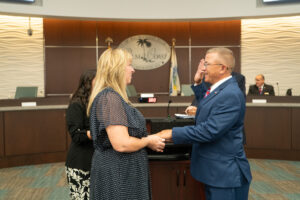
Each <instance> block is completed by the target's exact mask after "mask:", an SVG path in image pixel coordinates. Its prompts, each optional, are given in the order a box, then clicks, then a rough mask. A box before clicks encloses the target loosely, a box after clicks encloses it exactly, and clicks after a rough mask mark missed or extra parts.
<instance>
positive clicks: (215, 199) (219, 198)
mask: <svg viewBox="0 0 300 200" xmlns="http://www.w3.org/2000/svg"><path fill="white" fill-rule="evenodd" d="M249 186H250V183H248V182H246V183H244V184H243V185H242V186H241V187H234V188H218V187H212V186H209V185H205V197H206V200H248V194H249Z"/></svg>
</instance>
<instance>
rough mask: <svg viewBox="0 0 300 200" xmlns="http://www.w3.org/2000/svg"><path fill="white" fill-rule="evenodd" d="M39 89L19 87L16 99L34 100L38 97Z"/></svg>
mask: <svg viewBox="0 0 300 200" xmlns="http://www.w3.org/2000/svg"><path fill="white" fill-rule="evenodd" d="M37 91H38V87H36V86H30V87H20V86H19V87H17V88H16V94H15V99H20V98H34V97H37Z"/></svg>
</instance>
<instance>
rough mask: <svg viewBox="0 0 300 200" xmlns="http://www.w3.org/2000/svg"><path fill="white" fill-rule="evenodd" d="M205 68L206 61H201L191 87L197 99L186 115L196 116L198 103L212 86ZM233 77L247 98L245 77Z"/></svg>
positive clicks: (238, 74) (234, 73)
mask: <svg viewBox="0 0 300 200" xmlns="http://www.w3.org/2000/svg"><path fill="white" fill-rule="evenodd" d="M204 68H205V66H204V59H201V61H200V63H199V65H198V69H197V72H196V74H195V76H194V82H195V84H194V85H192V86H191V87H192V89H193V91H194V93H195V99H194V100H193V102H192V104H191V105H190V106H188V107H187V108H186V110H185V113H186V114H188V115H195V114H196V111H197V105H198V102H199V101H200V100H201V99H202V98H203V97H204V96H205V93H206V91H207V89H208V88H209V87H210V86H211V84H210V83H208V82H205V77H204ZM231 75H232V77H234V78H235V80H236V81H237V83H238V85H239V88H240V89H241V91H242V92H243V94H244V96H245V97H246V87H245V76H243V75H242V74H240V73H237V72H232V73H231Z"/></svg>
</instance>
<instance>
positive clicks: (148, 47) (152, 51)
mask: <svg viewBox="0 0 300 200" xmlns="http://www.w3.org/2000/svg"><path fill="white" fill-rule="evenodd" d="M119 47H120V48H123V49H126V50H127V51H129V52H130V53H131V54H132V67H133V68H134V69H140V70H149V69H155V68H158V67H161V66H163V65H164V64H165V63H166V62H168V60H169V59H170V55H171V50H170V46H169V45H168V43H166V42H165V41H164V40H162V39H160V38H158V37H155V36H152V35H135V36H132V37H129V38H127V39H126V40H124V41H123V42H121V44H120V45H119Z"/></svg>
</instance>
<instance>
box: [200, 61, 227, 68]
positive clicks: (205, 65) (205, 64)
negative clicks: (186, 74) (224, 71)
mask: <svg viewBox="0 0 300 200" xmlns="http://www.w3.org/2000/svg"><path fill="white" fill-rule="evenodd" d="M209 65H223V64H220V63H216V64H212V63H208V62H205V63H204V67H205V68H207V66H209Z"/></svg>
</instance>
